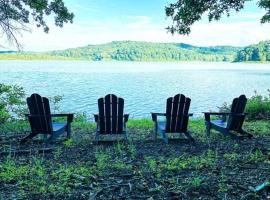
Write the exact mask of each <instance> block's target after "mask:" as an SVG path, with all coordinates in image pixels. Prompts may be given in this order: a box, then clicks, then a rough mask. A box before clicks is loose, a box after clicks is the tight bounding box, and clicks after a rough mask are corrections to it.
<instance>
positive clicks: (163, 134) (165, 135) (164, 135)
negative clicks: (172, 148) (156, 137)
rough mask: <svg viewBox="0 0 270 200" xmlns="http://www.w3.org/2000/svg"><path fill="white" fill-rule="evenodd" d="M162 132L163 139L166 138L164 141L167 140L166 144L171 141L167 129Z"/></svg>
mask: <svg viewBox="0 0 270 200" xmlns="http://www.w3.org/2000/svg"><path fill="white" fill-rule="evenodd" d="M161 134H162V139H163V140H164V142H165V143H166V144H168V143H169V139H168V136H167V134H166V133H165V131H162V132H161Z"/></svg>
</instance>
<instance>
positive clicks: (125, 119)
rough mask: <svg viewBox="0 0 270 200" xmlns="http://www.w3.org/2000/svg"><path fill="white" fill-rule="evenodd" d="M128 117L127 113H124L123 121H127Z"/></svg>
mask: <svg viewBox="0 0 270 200" xmlns="http://www.w3.org/2000/svg"><path fill="white" fill-rule="evenodd" d="M128 118H129V114H124V122H125V123H127V121H128Z"/></svg>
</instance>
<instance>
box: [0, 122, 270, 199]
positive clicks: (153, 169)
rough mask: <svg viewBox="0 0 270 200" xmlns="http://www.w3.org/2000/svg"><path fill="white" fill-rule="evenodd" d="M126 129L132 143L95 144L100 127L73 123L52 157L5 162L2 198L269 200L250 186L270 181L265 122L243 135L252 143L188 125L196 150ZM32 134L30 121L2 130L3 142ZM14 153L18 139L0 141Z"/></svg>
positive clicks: (145, 126) (146, 130) (142, 125)
mask: <svg viewBox="0 0 270 200" xmlns="http://www.w3.org/2000/svg"><path fill="white" fill-rule="evenodd" d="M127 127H128V132H129V135H130V138H131V141H130V142H129V143H123V142H116V143H115V144H112V145H93V144H92V143H91V140H92V138H93V135H94V133H95V128H96V127H95V124H94V123H93V122H87V121H86V120H85V118H81V119H79V120H78V119H77V120H75V121H74V122H73V123H72V131H73V137H72V139H69V140H66V141H64V142H62V143H59V144H55V145H53V147H54V148H55V150H54V151H53V152H52V153H49V154H34V153H33V154H30V155H9V156H4V157H1V158H0V199H14V198H15V199H31V198H32V199H46V198H47V199H73V198H75V197H76V198H80V199H89V195H90V194H91V195H96V196H97V197H98V199H111V198H121V197H128V198H130V199H140V198H142V199H147V198H151V197H152V198H153V199H167V198H173V197H174V198H180V199H181V198H182V199H199V198H202V199H223V198H224V196H227V197H228V199H241V198H242V199H245V198H246V199H256V198H257V199H262V198H263V197H264V196H263V195H264V194H254V193H252V192H250V191H249V190H248V187H249V186H256V185H257V184H260V183H261V182H263V181H265V179H267V177H269V176H270V170H264V169H265V168H268V169H270V160H269V155H270V154H269V153H268V152H269V150H270V145H269V144H270V137H269V122H268V121H247V122H246V123H245V129H246V130H248V131H249V132H251V133H253V134H254V135H255V138H254V139H252V140H247V141H243V142H240V143H239V142H236V141H232V140H231V139H228V138H224V137H222V135H221V134H217V133H216V132H214V131H213V132H212V134H211V138H210V139H207V138H206V137H205V127H204V121H203V120H202V119H197V120H191V121H190V123H189V129H190V131H191V133H192V135H193V136H194V138H195V139H196V143H195V144H194V145H192V144H189V143H186V142H180V143H171V144H169V145H166V144H164V142H162V141H159V140H158V141H156V142H155V141H153V140H152V139H153V123H152V121H151V120H148V119H142V120H132V119H131V120H130V121H129V123H128V124H127ZM28 131H29V127H28V123H27V122H25V121H13V122H10V123H6V124H4V125H2V126H1V127H0V132H1V134H2V135H3V134H4V135H5V136H8V135H12V134H18V135H21V134H23V133H26V132H28ZM1 142H3V145H2V146H1V144H2V143H1ZM31 145H34V146H33V147H32V146H31ZM43 145H44V144H28V146H24V147H20V148H40V147H43ZM17 147H18V144H17V141H16V139H15V140H14V141H13V140H11V141H9V140H8V139H7V140H5V139H4V140H2V141H0V152H2V151H4V150H6V149H7V148H17ZM242 166H244V167H250V169H245V170H243V169H242V168H241V167H242ZM261 169H263V170H261ZM258 175H259V176H258ZM121 195H122V196H121Z"/></svg>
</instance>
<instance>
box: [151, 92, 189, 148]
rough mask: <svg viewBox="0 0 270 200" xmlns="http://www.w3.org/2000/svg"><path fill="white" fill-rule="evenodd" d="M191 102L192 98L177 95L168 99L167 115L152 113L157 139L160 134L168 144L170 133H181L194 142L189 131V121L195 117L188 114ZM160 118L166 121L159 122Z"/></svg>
mask: <svg viewBox="0 0 270 200" xmlns="http://www.w3.org/2000/svg"><path fill="white" fill-rule="evenodd" d="M190 102H191V100H190V98H188V97H185V96H184V95H183V94H177V95H175V96H174V97H170V98H168V99H167V107H166V113H151V114H152V120H153V121H154V123H155V139H156V138H157V134H158V133H160V134H161V137H162V138H163V140H164V141H165V142H166V143H168V136H167V134H168V133H179V134H184V135H185V136H186V137H187V138H188V139H189V140H190V141H192V142H194V139H193V138H192V137H191V135H190V133H189V132H188V130H187V127H188V119H189V117H190V116H192V115H193V114H191V113H188V111H189V106H190ZM159 117H163V118H165V121H164V120H163V121H162V120H159Z"/></svg>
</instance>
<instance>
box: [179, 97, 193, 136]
mask: <svg viewBox="0 0 270 200" xmlns="http://www.w3.org/2000/svg"><path fill="white" fill-rule="evenodd" d="M190 103H191V99H190V98H185V104H184V108H183V117H182V119H181V122H180V123H179V127H177V130H178V131H179V132H185V131H187V126H188V116H187V115H188V111H189V107H190Z"/></svg>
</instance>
